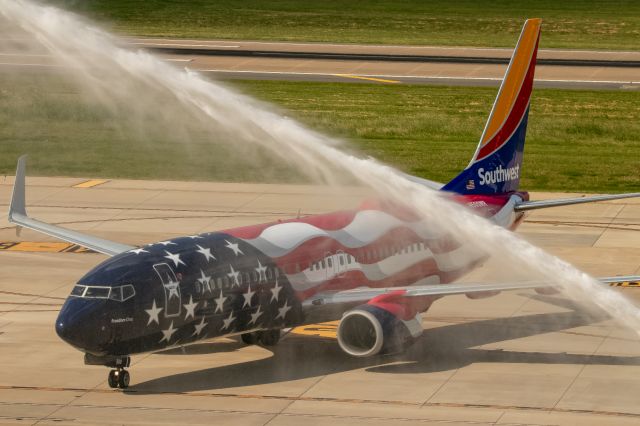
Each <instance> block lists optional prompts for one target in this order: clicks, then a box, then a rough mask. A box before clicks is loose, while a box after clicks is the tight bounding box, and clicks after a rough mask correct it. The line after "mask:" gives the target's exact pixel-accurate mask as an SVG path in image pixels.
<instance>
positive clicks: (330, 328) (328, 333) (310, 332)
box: [291, 321, 340, 339]
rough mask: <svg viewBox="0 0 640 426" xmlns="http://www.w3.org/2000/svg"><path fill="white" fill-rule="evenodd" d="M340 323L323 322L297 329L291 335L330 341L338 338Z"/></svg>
mask: <svg viewBox="0 0 640 426" xmlns="http://www.w3.org/2000/svg"><path fill="white" fill-rule="evenodd" d="M339 323H340V321H329V322H322V323H320V324H309V325H303V326H300V327H296V328H294V329H293V330H291V334H298V335H303V336H317V337H328V338H330V339H335V338H336V330H337V329H338V324H339Z"/></svg>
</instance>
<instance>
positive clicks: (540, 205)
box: [514, 192, 640, 212]
mask: <svg viewBox="0 0 640 426" xmlns="http://www.w3.org/2000/svg"><path fill="white" fill-rule="evenodd" d="M636 197H640V192H633V193H629V194H614V195H594V196H592V197H578V198H560V199H557V200H542V201H524V202H522V203H519V204H516V206H515V207H514V210H515V211H516V212H526V211H528V210H536V209H546V208H548V207H561V206H570V205H573V204H584V203H594V202H596V201H612V200H622V199H624V198H636Z"/></svg>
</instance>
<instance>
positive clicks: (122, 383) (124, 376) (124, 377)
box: [118, 370, 129, 389]
mask: <svg viewBox="0 0 640 426" xmlns="http://www.w3.org/2000/svg"><path fill="white" fill-rule="evenodd" d="M118 386H119V387H120V389H126V388H128V387H129V372H128V371H127V370H122V371H121V372H120V377H118Z"/></svg>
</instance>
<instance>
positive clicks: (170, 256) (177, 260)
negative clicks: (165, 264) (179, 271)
mask: <svg viewBox="0 0 640 426" xmlns="http://www.w3.org/2000/svg"><path fill="white" fill-rule="evenodd" d="M164 252H165V253H167V255H166V256H165V257H164V258H165V259H169V260H172V261H173V263H175V266H176V268H177V267H178V265H180V264H183V265H184V266H187V264H186V263H184V262H183V261H182V260H180V255H179V254H177V253H176V254H174V253H170V252H168V251H167V250H165V251H164Z"/></svg>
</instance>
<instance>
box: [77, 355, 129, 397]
mask: <svg viewBox="0 0 640 426" xmlns="http://www.w3.org/2000/svg"><path fill="white" fill-rule="evenodd" d="M84 363H85V364H87V365H104V366H105V367H111V368H113V370H111V371H109V377H108V380H107V381H108V383H109V387H110V388H114V389H115V388H120V389H126V388H128V387H129V372H128V371H127V370H125V368H127V367H128V366H129V365H131V358H130V357H128V356H123V357H118V356H105V357H100V356H96V355H91V354H89V353H86V354H84Z"/></svg>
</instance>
